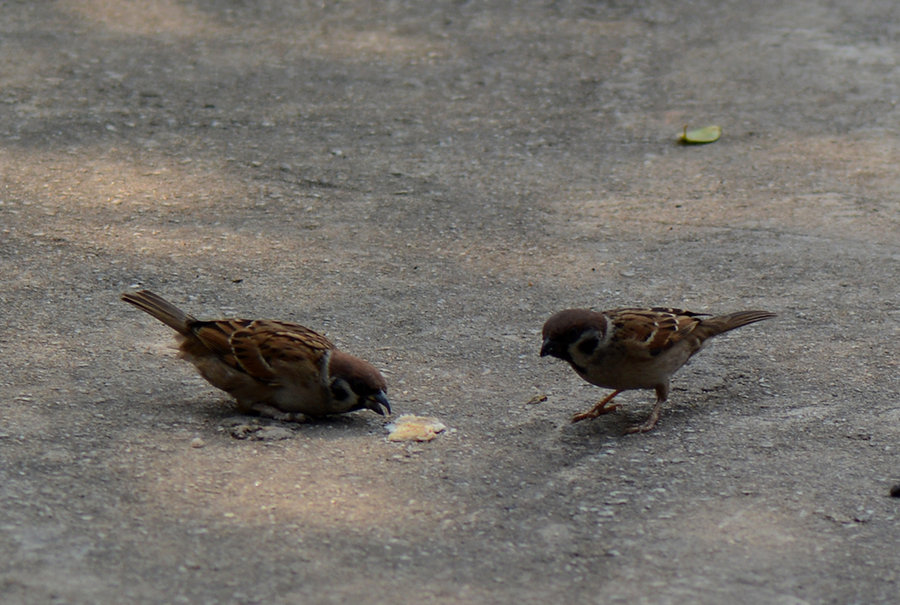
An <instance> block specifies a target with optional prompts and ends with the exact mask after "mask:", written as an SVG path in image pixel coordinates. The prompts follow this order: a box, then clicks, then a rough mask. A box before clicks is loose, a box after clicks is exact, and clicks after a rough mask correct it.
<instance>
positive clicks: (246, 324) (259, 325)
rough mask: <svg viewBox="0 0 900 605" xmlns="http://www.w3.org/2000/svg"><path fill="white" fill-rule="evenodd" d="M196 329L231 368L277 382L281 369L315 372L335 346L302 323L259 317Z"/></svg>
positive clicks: (208, 324)
mask: <svg viewBox="0 0 900 605" xmlns="http://www.w3.org/2000/svg"><path fill="white" fill-rule="evenodd" d="M202 323H203V325H202V326H200V327H199V329H196V330H195V332H194V333H195V334H196V335H197V337H198V338H199V339H200V340H201V341H202V342H203V344H204V345H206V346H207V347H209V348H210V349H211V350H213V351H215V352H216V353H217V354H218V355H219V357H220V358H221V359H222V361H224V362H225V363H227V364H228V365H230V366H231V367H233V368H235V369H238V370H241V371H243V372H246V373H247V374H249V375H250V376H252V377H253V378H256V379H257V380H262V381H265V382H278V377H279V373H278V369H279V368H283V367H284V366H285V365H288V366H290V367H291V373H292V374H308V375H310V376H312V375H314V374H315V373H317V372H318V371H319V363H320V361H321V359H322V356H323V355H324V353H325V352H326V351H329V350H331V349H333V348H334V345H333V344H331V341H329V340H328V339H327V338H325V337H324V336H322V335H321V334H318V333H316V332H314V331H313V330H310V329H309V328H306V327H304V326H301V325H299V324H294V323H288V322H281V321H274V320H266V319H258V320H244V319H228V320H220V321H212V322H202Z"/></svg>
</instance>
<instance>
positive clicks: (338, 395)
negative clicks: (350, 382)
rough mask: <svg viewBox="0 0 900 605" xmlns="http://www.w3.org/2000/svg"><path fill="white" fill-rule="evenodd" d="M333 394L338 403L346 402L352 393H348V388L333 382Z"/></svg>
mask: <svg viewBox="0 0 900 605" xmlns="http://www.w3.org/2000/svg"><path fill="white" fill-rule="evenodd" d="M331 394H332V395H333V396H334V398H335V399H337V400H338V401H345V400H346V399H348V398H349V397H350V391H348V390H347V387H345V386H344V385H343V384H341V383H340V382H333V383H332V384H331Z"/></svg>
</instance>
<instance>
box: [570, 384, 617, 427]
mask: <svg viewBox="0 0 900 605" xmlns="http://www.w3.org/2000/svg"><path fill="white" fill-rule="evenodd" d="M621 392H622V391H613V392H612V393H611V394H610V395H607V396H606V397H605V398H603V400H602V401H600V402H599V403H598V404H597V405H595V406H594V407H592V408H591V409H589V410H588V411H587V412H582V413H580V414H575V415H574V416H572V422H573V423H575V422H581V421H582V420H589V419H591V418H597V417H599V416H602V415H603V414H609V413H610V412H615V411H616V410H618V409H619V404H617V403H614V404H612V405H609V406H608V405H606V404H608V403H609V402H610V401H612V398H613V397H615V396H616V395H618V394H619V393H621Z"/></svg>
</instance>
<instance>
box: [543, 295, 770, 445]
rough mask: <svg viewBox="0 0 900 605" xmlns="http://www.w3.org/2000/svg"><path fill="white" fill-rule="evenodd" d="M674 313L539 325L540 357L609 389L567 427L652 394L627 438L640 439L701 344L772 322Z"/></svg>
mask: <svg viewBox="0 0 900 605" xmlns="http://www.w3.org/2000/svg"><path fill="white" fill-rule="evenodd" d="M704 315H705V314H703V313H691V312H690V311H682V310H680V309H665V308H660V307H654V308H652V309H612V310H610V311H601V312H597V311H591V310H589V309H567V310H565V311H560V312H559V313H557V314H556V315H554V316H552V317H551V318H550V319H548V320H547V322H546V323H545V324H544V329H543V338H544V342H543V345H542V346H541V357H544V356H546V355H552V356H553V357H558V358H559V359H562V360H563V361H567V362H569V365H571V366H572V369H574V370H575V372H577V373H578V375H579V376H581V377H582V378H584V379H585V380H586V381H588V382H590V383H591V384H594V385H597V386H598V387H605V388H607V389H614V390H613V392H612V394H610V395H609V396H607V397H606V398H605V399H603V400H602V401H600V402H599V403H598V404H597V405H595V406H594V407H593V408H591V409H590V410H588V411H586V412H584V413H582V414H576V415H575V416H573V417H572V422H578V421H580V420H586V419H588V418H597V417H598V416H600V415H601V414H607V413H609V412H612V411H614V410H616V409H617V408H618V407H619V406H618V405H615V404H614V405H610V406H608V405H607V404H608V403H609V402H610V401H612V399H613V397H615V396H616V395H618V394H619V393H621V392H622V391H628V390H631V389H655V390H656V405H654V406H653V411H651V412H650V417H649V418H648V419H647V421H646V422H644V423H643V424H639V425H637V426H633V427H630V428H629V429H628V430H627V432H628V433H643V432H646V431H649V430H650V429H652V428H653V427H654V426H656V423H657V421H658V420H659V413H660V409H661V408H662V404H663V402H664V401H665V400H666V398H667V397H668V395H669V378H670V377H671V376H672V374H674V373H675V372H676V371H677V370H678V368H680V367H681V366H683V365H684V364H685V363H686V362H687V360H688V359H690V358H691V357H692V356H693V355H694V353H696V352H697V351H699V350H700V348H701V347H702V346H703V343H704V342H705V341H706V340H707V339H709V338H712V337H713V336H715V335H717V334H722V333H723V332H728V331H729V330H734V329H735V328H739V327H741V326H746V325H747V324H751V323H754V322H757V321H762V320H764V319H770V318H772V317H775V314H774V313H769V312H768V311H739V312H738V313H731V314H729V315H720V316H718V317H707V318H706V319H703V317H704Z"/></svg>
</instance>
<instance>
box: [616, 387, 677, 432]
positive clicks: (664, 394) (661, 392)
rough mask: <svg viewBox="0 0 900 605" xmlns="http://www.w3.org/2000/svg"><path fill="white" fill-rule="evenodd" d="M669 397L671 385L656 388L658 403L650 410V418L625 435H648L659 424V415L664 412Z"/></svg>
mask: <svg viewBox="0 0 900 605" xmlns="http://www.w3.org/2000/svg"><path fill="white" fill-rule="evenodd" d="M668 396H669V385H661V386H658V387H656V403H655V404H654V405H653V409H652V410H650V416H649V417H648V418H647V420H645V421H644V422H643V423H642V424H636V425H634V426H630V427H628V428H627V429H625V433H626V434H628V435H630V434H632V433H646V432H647V431H649V430H651V429H652V428H653V427H655V426H656V423H657V422H659V413H660V412H661V411H662V404H663V403H665V402H666V399H667V398H668Z"/></svg>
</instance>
